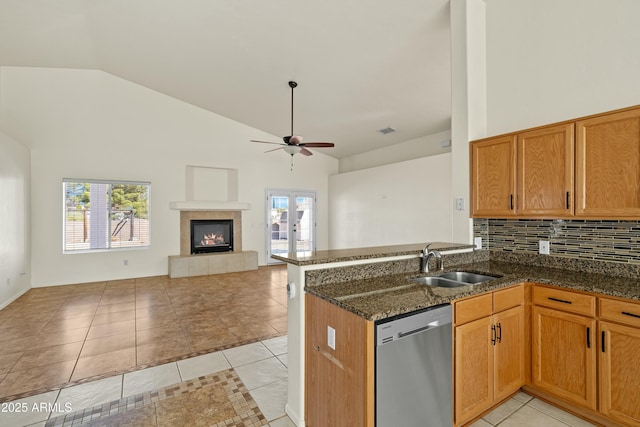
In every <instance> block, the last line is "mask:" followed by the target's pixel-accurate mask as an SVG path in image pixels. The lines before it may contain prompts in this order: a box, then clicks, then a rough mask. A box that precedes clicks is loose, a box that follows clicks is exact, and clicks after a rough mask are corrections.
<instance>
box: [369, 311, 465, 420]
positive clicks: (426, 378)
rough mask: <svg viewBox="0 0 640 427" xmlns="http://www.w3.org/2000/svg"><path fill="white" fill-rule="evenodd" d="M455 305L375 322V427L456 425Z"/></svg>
mask: <svg viewBox="0 0 640 427" xmlns="http://www.w3.org/2000/svg"><path fill="white" fill-rule="evenodd" d="M451 339H452V338H451V305H449V304H447V305H440V306H436V307H433V308H430V309H427V310H423V311H419V312H415V313H411V314H409V315H406V316H403V317H396V318H391V319H386V320H383V321H380V322H378V323H377V324H376V427H400V426H402V427H451V426H452V425H453V415H452V400H453V395H452V392H451V382H452V368H451V357H452V349H451V345H452V343H451Z"/></svg>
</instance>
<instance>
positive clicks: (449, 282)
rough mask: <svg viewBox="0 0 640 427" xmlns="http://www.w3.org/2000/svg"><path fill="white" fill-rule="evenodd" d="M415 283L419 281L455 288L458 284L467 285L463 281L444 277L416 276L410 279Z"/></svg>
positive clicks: (430, 284) (429, 284) (440, 286)
mask: <svg viewBox="0 0 640 427" xmlns="http://www.w3.org/2000/svg"><path fill="white" fill-rule="evenodd" d="M411 280H412V281H414V282H416V283H420V284H421V285H428V286H435V287H438V288H457V287H460V286H467V285H469V283H464V282H456V281H455V280H449V279H445V278H444V277H436V276H431V277H416V278H415V279H411Z"/></svg>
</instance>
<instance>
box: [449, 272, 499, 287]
mask: <svg viewBox="0 0 640 427" xmlns="http://www.w3.org/2000/svg"><path fill="white" fill-rule="evenodd" d="M437 277H442V278H445V279H449V280H454V281H456V282H464V283H470V284H476V283H482V282H486V281H489V280H493V279H497V277H495V276H487V275H484V274H478V273H470V272H468V271H450V272H448V273H442V274H439V275H438V276H437Z"/></svg>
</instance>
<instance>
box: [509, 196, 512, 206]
mask: <svg viewBox="0 0 640 427" xmlns="http://www.w3.org/2000/svg"><path fill="white" fill-rule="evenodd" d="M509 209H513V194H510V195H509Z"/></svg>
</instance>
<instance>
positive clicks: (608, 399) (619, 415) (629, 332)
mask: <svg viewBox="0 0 640 427" xmlns="http://www.w3.org/2000/svg"><path fill="white" fill-rule="evenodd" d="M599 354H600V412H602V413H603V414H605V415H607V416H608V417H611V418H613V419H614V420H617V421H619V422H622V423H623V424H624V425H629V426H640V393H638V390H640V364H638V362H637V358H638V354H640V329H638V328H632V327H629V326H622V325H617V324H615V323H609V322H600V350H599Z"/></svg>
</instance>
